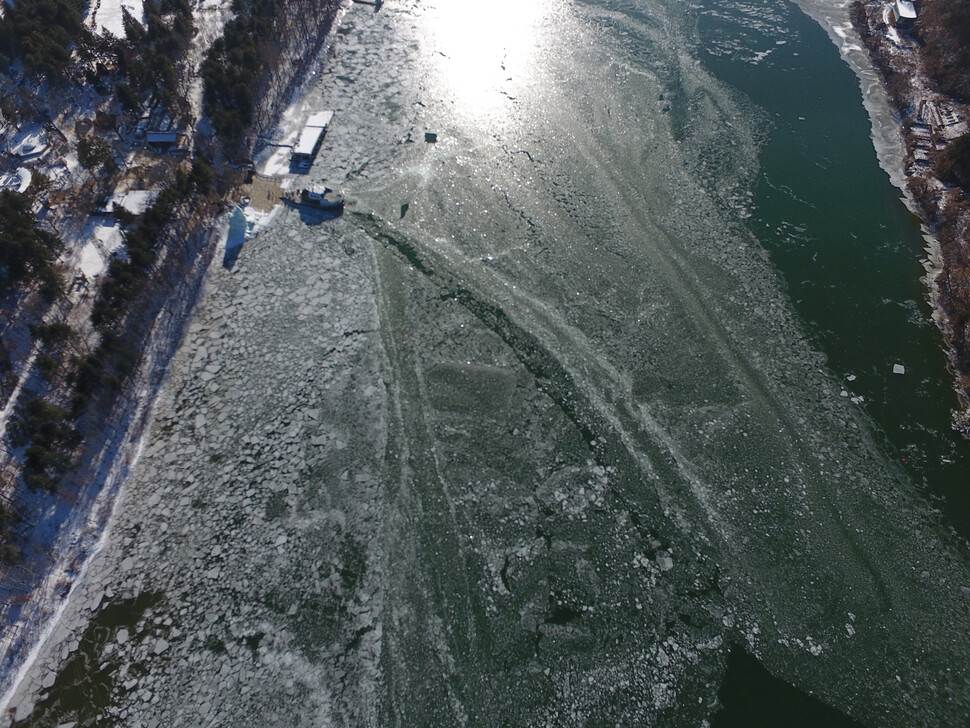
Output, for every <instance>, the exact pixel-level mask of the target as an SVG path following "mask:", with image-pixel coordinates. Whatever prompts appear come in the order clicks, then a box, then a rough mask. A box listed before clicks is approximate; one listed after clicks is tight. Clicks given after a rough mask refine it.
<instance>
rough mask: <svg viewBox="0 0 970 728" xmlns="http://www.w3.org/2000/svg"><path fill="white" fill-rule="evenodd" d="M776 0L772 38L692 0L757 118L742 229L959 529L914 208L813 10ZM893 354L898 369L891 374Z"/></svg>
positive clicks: (951, 442)
mask: <svg viewBox="0 0 970 728" xmlns="http://www.w3.org/2000/svg"><path fill="white" fill-rule="evenodd" d="M782 7H783V8H784V27H785V29H786V32H785V34H784V36H783V37H782V39H783V40H784V41H785V44H784V45H780V46H778V45H775V42H776V40H778V39H779V36H778V34H777V32H776V28H764V29H757V28H752V27H751V26H750V25H749V24H746V20H745V19H746V18H747V17H749V16H748V15H746V14H745V13H744V12H742V11H743V10H744V6H743V5H741V6H738V5H734V4H732V5H727V4H723V3H719V2H716V1H715V2H708V3H704V4H703V5H702V10H701V14H700V21H699V31H700V35H701V39H702V45H703V46H709V44H710V43H711V42H712V39H716V38H718V37H722V36H725V35H727V36H731V37H733V38H734V39H735V40H737V39H742V45H741V47H740V48H739V49H738V50H737V51H736V52H735V53H733V54H723V53H718V54H715V53H716V51H715V53H711V52H707V53H704V54H703V55H702V56H701V57H702V59H703V61H704V63H705V64H706V65H707V66H708V67H709V69H710V70H711V71H712V72H713V73H714V75H716V76H717V77H718V78H720V79H722V80H723V81H725V82H727V83H729V84H731V85H732V86H734V87H735V88H737V89H739V90H740V91H742V92H743V93H744V94H745V95H747V96H748V97H749V98H750V99H751V100H752V101H753V102H754V103H755V104H757V105H758V106H760V107H761V108H763V109H764V110H766V111H767V113H768V115H769V118H770V120H771V124H770V132H769V134H770V136H769V139H768V142H767V143H766V144H765V145H764V147H763V149H762V152H761V157H760V162H761V168H762V174H761V177H760V179H759V181H758V184H757V186H756V188H755V197H754V203H753V208H754V214H753V216H752V218H751V220H750V227H751V230H752V231H753V232H754V233H755V234H756V235H757V236H758V239H759V240H760V241H761V242H762V244H763V245H764V246H765V248H766V249H767V250H768V251H769V253H770V254H771V259H772V261H773V263H774V264H775V266H776V267H777V268H778V270H779V271H780V273H781V275H782V277H783V279H784V281H785V284H786V286H787V289H788V293H789V296H790V298H791V302H792V307H793V309H794V310H795V312H796V313H797V315H798V316H799V317H800V318H801V319H802V321H803V322H804V324H805V329H806V331H807V332H808V333H809V334H810V336H811V338H812V341H813V344H814V345H815V346H817V347H818V348H819V349H820V350H822V351H823V352H824V353H825V354H826V356H827V357H828V361H829V364H830V367H831V369H832V371H833V372H835V373H841V374H842V375H843V376H849V375H855V376H856V379H855V381H851V382H850V381H845V380H843V384H844V387H845V390H846V392H847V393H848V394H849V395H850V396H855V395H861V396H862V397H863V398H864V403H862V404H861V406H862V407H864V409H865V410H866V412H867V413H868V414H869V416H870V417H872V419H873V420H874V421H875V422H876V423H877V425H878V427H879V428H880V429H881V430H882V432H883V433H884V435H885V438H886V445H887V447H888V448H890V450H891V452H892V453H893V457H894V458H895V459H896V460H897V461H898V462H900V463H902V464H903V465H904V467H905V468H906V470H907V471H908V473H909V474H910V475H911V476H912V477H913V479H914V480H915V481H916V482H917V483H921V484H922V485H923V487H924V489H925V494H926V496H927V497H928V498H930V499H931V500H932V501H933V502H934V504H935V505H936V507H937V508H939V509H940V510H941V511H942V512H943V513H944V514H945V516H946V518H947V519H948V521H949V522H950V524H952V526H953V528H954V529H955V530H956V531H957V532H958V533H960V535H961V536H963V537H964V538H970V489H968V488H967V487H966V486H967V484H968V483H970V448H968V447H967V443H966V441H965V440H964V439H963V438H961V437H960V436H959V435H957V434H956V433H955V432H954V431H953V429H952V428H951V427H950V421H951V412H952V411H953V409H954V408H955V407H956V406H957V398H956V395H955V393H954V391H953V388H952V377H951V375H950V373H949V372H948V370H947V362H946V357H945V354H944V352H943V340H942V336H941V334H940V332H939V331H938V329H937V328H936V326H935V325H934V324H933V323H932V321H931V313H932V311H931V309H930V306H929V304H928V302H927V290H926V285H925V283H924V282H923V280H922V278H923V276H924V275H925V271H924V269H923V266H922V261H923V259H924V258H925V255H926V254H925V251H924V246H925V241H924V240H923V237H922V235H921V233H920V230H919V223H918V220H917V219H916V218H915V217H914V216H913V215H912V214H911V213H910V212H909V211H908V210H907V209H906V207H905V206H904V205H903V203H902V202H901V200H900V192H899V190H897V189H896V188H895V187H893V186H892V185H891V184H890V182H889V178H888V176H887V175H886V173H885V172H884V171H883V170H881V169H880V168H879V165H878V162H877V160H876V154H875V150H874V149H873V146H872V144H871V141H870V121H869V117H868V116H867V114H866V111H865V109H864V108H863V106H862V104H861V101H860V95H859V88H858V84H857V82H856V79H855V76H854V74H853V73H852V71H851V70H850V69H849V68H848V66H847V65H846V64H845V63H844V62H843V61H842V60H841V59H840V58H839V56H838V54H837V52H836V51H835V49H834V48H833V47H832V44H831V42H830V41H829V39H828V36H827V35H826V34H825V32H824V31H823V29H822V28H821V27H820V26H819V25H818V24H817V23H816V22H815V21H814V20H812V19H810V18H808V17H807V16H806V15H804V14H803V13H802V12H801V11H800V10H799V9H798V8H797V7H796V6H794V5H792V4H788V5H787V6H781V5H780V4H779V9H781V8H782ZM712 11H713V12H716V17H715V16H714V15H712V14H711V13H712ZM763 31H767V32H763ZM772 47H773V48H774V49H773V51H772V53H771V54H770V55H768V56H767V57H766V58H765V59H764V60H762V61H760V62H758V63H751V62H748V61H747V60H746V59H749V58H750V55H751V51H756V50H758V49H764V48H772ZM896 363H900V364H903V365H904V366H905V368H906V374H905V375H902V376H900V375H896V374H893V364H896Z"/></svg>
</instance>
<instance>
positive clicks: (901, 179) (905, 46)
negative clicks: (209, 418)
mask: <svg viewBox="0 0 970 728" xmlns="http://www.w3.org/2000/svg"><path fill="white" fill-rule="evenodd" d="M797 4H798V6H799V7H800V8H801V9H802V10H803V11H804V12H805V13H806V14H808V15H809V16H810V17H812V18H813V19H815V20H816V21H817V22H818V23H819V24H820V25H821V26H822V27H823V28H824V29H825V30H826V32H827V33H828V34H829V37H830V38H831V39H832V41H833V42H834V43H835V45H836V47H837V48H838V49H839V53H840V54H841V56H842V58H843V59H844V60H845V62H846V63H847V64H848V66H849V67H850V68H851V69H852V70H853V72H854V73H855V74H856V76H857V77H858V79H859V87H860V89H861V92H862V100H863V104H864V106H865V108H866V111H867V112H868V114H869V119H870V122H871V124H872V141H873V146H874V148H875V151H876V156H877V158H878V160H879V165H880V166H881V167H882V169H883V170H884V171H885V172H886V174H887V175H888V176H889V179H890V181H891V182H892V184H893V185H894V186H895V187H896V188H897V189H899V191H900V198H901V200H902V202H903V204H905V205H906V207H907V208H908V209H909V211H910V212H912V213H913V214H914V215H915V216H917V217H918V218H920V220H921V221H922V224H921V226H920V230H921V233H922V236H923V240H924V241H925V247H924V251H925V254H926V257H925V258H924V260H923V267H924V269H925V271H926V275H925V276H924V278H923V282H924V284H925V286H926V290H927V299H928V301H929V303H930V305H931V307H932V309H933V320H934V322H935V323H936V325H937V326H938V327H939V328H940V330H941V331H942V332H943V334H944V337H945V338H946V340H947V344H948V346H947V354H948V357H949V359H950V363H951V367H952V368H953V369H954V371H955V372H956V377H955V381H954V390H955V392H956V394H957V397H958V399H959V402H960V409H959V410H958V411H956V412H954V427H955V429H957V430H958V431H960V432H962V433H963V434H964V435H965V436H970V392H968V390H967V388H966V386H965V383H964V381H963V379H962V378H961V373H960V367H959V366H958V363H957V359H958V356H957V349H958V348H959V347H960V346H961V345H962V346H966V345H967V344H966V343H964V344H961V342H960V341H959V332H955V331H954V330H953V327H952V326H951V324H950V321H949V317H948V315H947V308H948V304H947V297H948V296H950V295H952V293H947V291H946V290H945V288H946V286H944V285H943V284H942V283H941V280H942V278H944V277H945V274H946V271H947V258H948V255H947V253H946V250H945V247H946V241H945V240H943V239H942V238H943V237H945V235H943V234H942V231H939V230H937V229H935V228H933V227H931V224H928V221H932V220H938V219H939V218H940V217H941V213H942V208H943V206H944V205H945V204H946V200H947V199H948V198H949V197H951V196H952V195H948V194H947V193H946V191H945V190H944V186H943V185H942V184H941V183H940V182H939V180H937V179H936V178H935V176H934V171H933V170H934V168H933V167H932V166H931V165H930V164H928V163H924V162H923V161H920V160H916V159H914V154H913V150H915V149H918V148H919V147H920V146H921V140H920V139H917V138H916V136H915V135H914V132H913V130H912V129H911V128H910V124H907V123H906V122H907V118H906V114H907V110H906V109H903V108H899V106H898V100H897V101H894V100H893V99H892V98H891V97H890V94H889V91H888V88H887V80H888V79H887V77H886V69H883V68H880V67H879V64H878V63H877V62H876V61H875V60H874V59H873V57H872V55H871V54H870V51H869V48H867V43H866V38H865V35H866V32H867V30H869V29H867V28H862V27H857V24H856V23H854V22H853V18H852V14H851V9H852V6H853V4H854V2H853V0H835V1H834V2H833V0H797ZM874 12H877V13H879V14H880V15H881V19H882V20H885V18H886V17H887V13H889V5H888V4H880V6H879V7H878V8H876V10H874ZM869 35H871V36H874V37H875V40H876V41H877V42H878V43H880V44H884V45H887V46H888V45H891V46H892V48H891V49H889V52H890V54H891V55H892V57H893V58H894V59H895V61H896V62H897V63H899V64H900V65H901V66H902V67H905V68H906V69H907V70H906V72H907V75H908V76H909V80H910V83H911V84H912V87H913V88H914V89H916V90H917V92H918V93H919V95H920V96H921V97H922V98H923V99H924V100H926V99H929V100H931V101H932V102H933V103H934V104H943V105H948V106H950V107H951V108H954V107H957V106H959V105H958V104H956V103H955V102H954V100H953V99H950V98H948V97H945V96H944V95H943V94H941V93H940V92H939V91H938V90H936V89H934V88H933V83H932V82H931V81H930V80H929V79H928V78H926V76H925V74H924V73H923V71H922V68H921V66H920V60H919V49H918V45H917V44H916V43H915V42H913V41H912V40H907V39H906V38H904V37H902V36H901V35H900V34H899V33H898V31H896V29H895V28H892V27H891V26H890V27H888V28H887V31H886V33H884V34H882V35H878V34H875V33H869ZM917 107H918V105H917ZM960 114H961V115H962V116H963V117H964V118H963V119H962V123H963V124H964V125H966V123H967V121H968V117H970V114H968V110H967V109H964V108H961V110H960ZM909 121H910V122H912V121H913V120H912V119H910V120H909ZM927 161H928V160H927ZM917 187H922V188H923V189H928V190H932V198H931V195H923V196H922V198H921V199H917V196H916V195H915V194H914V188H917ZM963 376H966V375H963Z"/></svg>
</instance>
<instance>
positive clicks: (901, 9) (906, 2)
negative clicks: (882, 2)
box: [896, 0, 916, 20]
mask: <svg viewBox="0 0 970 728" xmlns="http://www.w3.org/2000/svg"><path fill="white" fill-rule="evenodd" d="M896 17H897V18H900V19H901V20H916V6H915V5H913V3H911V2H910V0H896Z"/></svg>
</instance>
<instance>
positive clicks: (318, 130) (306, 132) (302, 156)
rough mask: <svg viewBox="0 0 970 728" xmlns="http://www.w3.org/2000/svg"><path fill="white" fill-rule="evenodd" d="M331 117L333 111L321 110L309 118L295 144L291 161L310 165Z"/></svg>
mask: <svg viewBox="0 0 970 728" xmlns="http://www.w3.org/2000/svg"><path fill="white" fill-rule="evenodd" d="M331 119H333V112H332V111H320V112H317V113H316V114H312V115H311V116H310V118H309V119H307V122H306V125H305V126H304V127H303V131H302V132H300V139H299V140H298V141H297V143H296V144H294V145H293V153H292V154H291V155H290V161H291V162H292V163H293V164H294V165H295V166H297V167H309V166H310V165H311V164H312V163H313V158H314V157H315V156H317V152H318V151H319V150H320V144H321V143H322V142H323V136H324V134H326V132H327V126H328V125H329V124H330V120H331Z"/></svg>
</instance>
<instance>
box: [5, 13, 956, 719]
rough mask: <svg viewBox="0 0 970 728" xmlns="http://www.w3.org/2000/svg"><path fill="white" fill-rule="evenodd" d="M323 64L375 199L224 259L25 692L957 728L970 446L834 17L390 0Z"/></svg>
mask: <svg viewBox="0 0 970 728" xmlns="http://www.w3.org/2000/svg"><path fill="white" fill-rule="evenodd" d="M832 12H833V13H835V14H836V15H837V14H838V12H839V11H838V8H835V9H833V10H832ZM322 69H323V73H322V74H321V78H320V80H319V82H318V83H317V84H316V85H315V86H314V87H313V89H312V90H311V92H310V94H309V96H308V99H307V108H308V109H311V108H314V109H315V108H332V109H334V110H335V111H336V115H335V117H334V122H333V126H332V128H331V131H330V132H329V133H328V135H327V137H326V140H325V143H324V146H323V149H322V150H321V153H320V155H319V157H318V159H317V162H316V164H315V166H314V168H313V170H312V172H311V175H310V176H311V177H312V178H313V179H314V180H320V179H325V180H326V182H327V184H328V185H329V186H331V187H337V188H343V189H344V191H345V192H346V194H347V196H348V198H349V199H350V200H351V204H349V205H348V207H347V210H346V212H345V214H344V215H343V217H342V218H340V219H337V220H326V221H325V220H321V219H317V218H314V216H313V214H312V213H308V212H306V211H296V210H287V211H284V212H283V213H282V214H281V215H280V216H279V217H278V218H277V220H276V221H275V222H274V223H273V225H272V226H271V227H270V228H269V229H268V230H267V231H266V232H264V233H263V234H261V235H260V236H259V237H257V238H256V239H254V240H252V241H249V242H247V243H246V245H245V246H244V247H243V248H242V250H241V251H240V254H239V256H238V259H237V260H236V263H235V266H234V267H233V268H232V270H231V271H229V270H226V269H224V268H221V267H220V268H214V269H213V271H212V272H211V275H210V281H209V286H208V290H207V293H206V296H205V298H204V300H203V301H202V303H201V305H200V309H199V311H198V313H197V316H196V318H195V320H194V322H193V324H192V326H191V328H190V330H189V333H188V336H187V338H186V341H185V344H184V346H183V348H182V349H181V351H180V352H179V354H178V355H177V357H176V360H175V362H174V364H173V371H172V375H171V379H170V381H169V383H168V386H167V388H166V390H165V393H164V395H163V397H162V399H161V401H160V402H159V404H158V408H157V413H156V418H155V422H154V426H153V428H152V432H151V434H150V436H149V438H148V440H147V442H146V448H145V452H144V455H143V456H142V459H141V461H140V463H139V465H138V468H137V472H136V474H135V475H134V476H133V478H132V479H131V482H130V483H128V484H127V486H126V488H125V492H124V495H123V497H122V500H121V501H120V503H119V505H118V509H117V513H116V516H115V519H114V522H113V524H112V528H111V533H110V535H109V537H108V539H107V540H106V543H105V545H104V548H103V549H102V551H101V552H100V553H99V554H98V555H97V556H96V557H95V560H94V562H93V563H92V565H91V568H90V570H89V572H88V575H87V577H86V579H85V580H84V582H83V583H82V584H81V585H80V586H79V587H78V589H77V590H76V593H75V594H74V595H72V598H71V603H70V605H69V607H68V609H67V610H66V613H65V616H64V618H63V620H62V624H61V625H60V626H59V628H58V629H57V631H56V632H55V634H54V635H53V637H52V638H51V640H50V642H49V643H48V645H47V647H46V648H45V654H44V655H42V657H41V658H40V660H39V661H38V662H37V663H36V666H35V668H34V669H33V670H32V672H31V673H30V675H29V676H28V679H27V680H26V681H25V682H24V687H23V689H22V690H21V691H20V693H19V694H18V696H17V697H15V699H14V701H12V703H11V706H12V708H13V710H14V716H15V717H16V718H18V719H25V722H24V724H25V725H37V726H54V725H58V724H60V723H63V722H67V721H79V722H80V723H82V724H83V721H85V720H89V721H92V722H93V724H96V725H124V726H155V725H220V726H240V725H253V726H257V725H258V726H271V725H280V726H302V725H354V726H357V725H401V726H451V725H473V726H479V725H489V726H490V725H495V726H500V725H556V726H559V725H577V726H578V725H610V726H614V725H672V726H697V725H703V724H704V722H705V721H707V722H708V723H709V724H711V725H720V726H729V725H747V726H751V725H777V724H779V723H781V722H782V721H785V722H786V723H789V724H792V725H857V724H862V725H870V726H877V725H878V726H885V725H898V726H912V725H935V726H944V725H961V724H962V723H961V721H963V720H964V719H965V716H966V715H967V713H968V711H970V682H968V680H970V670H968V664H967V659H966V656H967V654H970V644H968V641H970V637H968V635H970V630H968V627H970V611H968V607H970V570H968V562H967V546H966V537H967V535H968V534H970V525H968V517H967V514H968V508H967V506H968V504H967V502H966V495H965V494H964V493H963V492H961V484H965V483H966V482H968V479H967V474H968V473H967V471H968V460H967V455H966V453H967V448H966V445H965V443H962V442H960V441H958V440H957V439H956V438H955V437H954V436H953V435H952V434H951V432H950V431H949V412H950V410H951V409H952V408H953V407H954V406H955V404H956V401H955V397H954V396H953V395H952V393H951V391H950V388H949V380H948V377H947V374H946V371H945V368H944V364H945V360H944V356H943V354H942V352H941V350H940V338H939V335H938V333H937V332H936V331H935V330H934V328H933V326H932V324H931V323H929V310H928V307H927V306H926V305H925V303H924V298H925V289H924V287H923V286H922V284H921V282H920V280H919V278H920V275H921V272H922V269H921V267H920V261H921V258H922V257H923V255H924V254H923V251H922V245H923V241H922V239H921V237H920V234H919V230H918V228H917V227H916V226H915V225H914V223H913V221H912V220H911V218H910V217H909V215H908V213H907V212H906V210H905V207H904V206H903V205H902V203H901V202H900V201H899V199H898V193H897V192H896V191H895V190H894V188H893V187H892V186H891V185H890V184H889V179H888V177H887V175H886V174H885V173H884V172H882V171H881V170H880V168H879V166H878V163H877V159H876V155H875V152H874V150H873V145H872V142H871V140H870V136H869V135H870V123H869V119H868V117H867V116H866V113H865V110H864V109H863V106H862V99H861V96H860V92H859V84H858V82H857V80H856V77H855V76H854V75H853V74H852V72H851V71H850V70H849V67H848V66H847V65H846V64H845V63H844V61H843V60H842V59H841V58H840V56H839V52H838V50H837V49H836V47H835V45H833V44H832V43H831V41H830V39H829V36H828V35H827V34H826V31H825V30H824V29H823V28H822V27H821V26H820V25H818V24H817V23H816V22H815V21H812V20H810V19H809V18H808V17H807V16H805V15H803V14H802V13H801V11H800V10H798V9H797V8H796V7H795V6H793V5H791V4H787V3H783V2H772V1H770V0H769V1H768V2H760V3H758V4H745V3H737V2H732V3H728V2H722V1H721V0H704V2H700V3H697V4H685V3H673V2H660V1H657V0H616V1H615V2H611V1H608V0H606V1H604V0H589V1H587V2H570V1H567V0H552V1H551V2H539V0H494V1H493V2H489V3H479V4H470V3H467V2H459V0H435V1H434V2H431V1H430V0H429V1H428V2H423V1H415V0H409V1H407V0H405V1H399V0H393V1H392V2H389V3H385V4H384V5H383V6H382V8H381V9H380V11H379V12H376V13H375V12H372V9H370V8H368V7H367V6H355V7H354V8H353V9H352V10H351V11H349V12H348V13H347V15H346V16H345V17H344V18H343V20H342V21H341V24H340V26H339V28H338V29H337V31H336V36H335V40H334V44H333V49H332V56H331V57H330V58H328V59H327V60H326V61H325V62H324V64H323V66H322ZM894 364H902V365H903V366H904V367H905V370H906V373H905V374H903V375H899V374H893V365H894Z"/></svg>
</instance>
